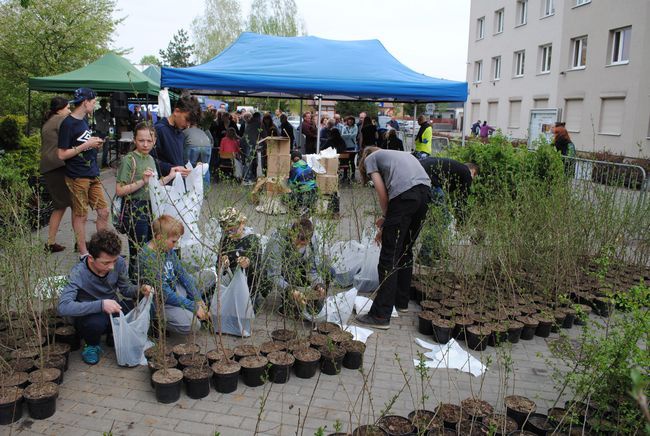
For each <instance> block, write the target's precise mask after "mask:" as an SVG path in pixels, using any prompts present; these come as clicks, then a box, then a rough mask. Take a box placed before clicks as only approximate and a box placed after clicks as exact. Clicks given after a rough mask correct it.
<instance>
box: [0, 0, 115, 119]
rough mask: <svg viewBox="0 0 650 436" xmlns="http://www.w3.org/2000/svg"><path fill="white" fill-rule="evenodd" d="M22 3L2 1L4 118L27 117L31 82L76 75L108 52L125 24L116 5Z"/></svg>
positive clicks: (50, 0) (102, 0)
mask: <svg viewBox="0 0 650 436" xmlns="http://www.w3.org/2000/svg"><path fill="white" fill-rule="evenodd" d="M23 3H26V2H24V1H20V0H8V1H2V2H0V47H1V49H0V95H2V98H1V99H0V114H3V113H10V112H16V113H24V112H25V109H26V106H27V79H28V78H29V77H34V76H49V75H53V74H60V73H64V72H66V71H70V70H74V69H76V68H80V67H82V66H84V65H86V64H87V63H88V62H91V61H94V60H96V59H97V58H98V57H100V56H101V55H103V54H105V53H106V52H107V51H109V43H110V42H111V35H112V34H113V32H114V30H115V28H116V26H117V25H118V24H119V23H120V22H121V21H122V20H121V19H116V18H114V13H115V11H116V2H115V0H77V1H75V2H70V1H67V0H40V1H37V2H34V1H31V2H28V3H29V4H28V5H27V4H25V6H28V7H24V5H23ZM35 103H38V102H35ZM34 106H36V104H35V105H34Z"/></svg>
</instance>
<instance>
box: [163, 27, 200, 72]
mask: <svg viewBox="0 0 650 436" xmlns="http://www.w3.org/2000/svg"><path fill="white" fill-rule="evenodd" d="M159 53H160V58H161V59H162V64H163V65H166V66H170V67H176V68H183V67H191V66H192V65H194V63H193V62H192V61H191V59H192V57H193V56H194V45H193V44H190V37H189V35H188V34H187V32H185V30H183V29H180V30H179V31H178V32H176V33H175V34H174V36H173V37H172V40H171V41H169V45H168V46H167V49H166V50H160V52H159Z"/></svg>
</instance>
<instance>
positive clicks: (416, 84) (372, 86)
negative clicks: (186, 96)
mask: <svg viewBox="0 0 650 436" xmlns="http://www.w3.org/2000/svg"><path fill="white" fill-rule="evenodd" d="M161 75H162V78H161V86H163V87H170V88H181V89H191V90H197V91H198V90H200V91H202V92H206V93H211V94H214V95H246V96H255V97H281V98H312V97H313V96H315V95H321V96H322V98H325V99H331V100H349V99H358V100H374V101H396V102H400V101H401V102H436V101H438V102H443V101H444V102H454V101H458V102H464V101H466V100H467V82H457V81H452V80H445V79H437V78H433V77H429V76H425V75H424V74H420V73H416V72H415V71H413V70H411V69H409V68H407V67H406V66H404V65H403V64H401V63H400V62H399V61H398V60H397V59H395V58H394V57H393V56H392V55H391V54H390V53H389V52H388V51H387V50H386V48H385V47H384V46H383V45H382V44H381V42H379V41H378V40H362V41H335V40H329V39H323V38H318V37H314V36H299V37H280V36H270V35H259V34H256V33H250V32H245V33H242V34H241V35H240V36H239V38H238V39H237V40H236V41H235V42H233V43H232V44H231V45H230V46H229V47H228V48H226V49H225V50H224V51H223V52H222V53H220V54H219V55H218V56H216V57H214V58H213V59H211V60H210V61H208V62H206V63H204V64H201V65H197V66H194V67H188V68H169V67H163V68H162V72H161Z"/></svg>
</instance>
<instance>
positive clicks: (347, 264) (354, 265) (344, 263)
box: [328, 240, 366, 287]
mask: <svg viewBox="0 0 650 436" xmlns="http://www.w3.org/2000/svg"><path fill="white" fill-rule="evenodd" d="M365 248H366V247H365V246H363V245H362V244H360V243H359V242H357V241H355V240H352V241H339V242H335V243H334V244H333V245H332V246H331V247H330V248H329V250H328V251H329V253H328V257H329V259H330V261H331V262H332V268H333V270H334V271H333V273H334V280H335V281H336V283H337V284H338V285H339V286H341V287H348V286H352V283H353V282H354V276H356V275H357V274H358V273H359V271H361V267H362V266H363V256H364V252H365Z"/></svg>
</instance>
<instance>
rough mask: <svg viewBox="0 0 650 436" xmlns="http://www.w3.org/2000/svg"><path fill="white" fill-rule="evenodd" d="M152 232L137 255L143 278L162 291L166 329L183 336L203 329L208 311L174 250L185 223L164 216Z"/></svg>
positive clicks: (153, 226) (156, 222)
mask: <svg viewBox="0 0 650 436" xmlns="http://www.w3.org/2000/svg"><path fill="white" fill-rule="evenodd" d="M151 229H152V231H153V239H152V240H151V241H149V242H148V243H147V244H145V245H144V246H143V247H142V251H141V252H140V254H139V255H138V265H139V270H140V272H141V279H142V281H143V282H144V283H147V284H150V285H152V286H157V287H159V288H160V290H161V292H162V297H163V301H164V302H165V305H164V312H165V321H166V328H167V330H169V331H172V332H176V333H180V334H184V335H186V334H189V333H191V332H192V331H197V330H199V329H200V328H201V323H200V321H199V320H205V319H207V318H208V314H209V312H208V308H207V307H206V305H205V303H204V302H203V300H202V299H201V292H200V291H199V290H198V289H197V287H196V283H195V281H194V278H193V277H192V276H191V275H190V274H189V273H188V272H187V271H186V270H185V267H184V266H183V264H182V263H181V260H180V259H179V258H178V255H177V254H176V252H175V251H174V247H175V246H176V244H177V243H178V240H179V239H180V237H181V236H182V235H183V233H184V232H185V228H184V227H183V223H181V222H180V221H178V220H177V219H175V218H173V217H171V216H169V215H161V216H160V217H159V218H157V219H155V220H154V221H153V223H151ZM194 314H196V318H197V319H195V317H194Z"/></svg>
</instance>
